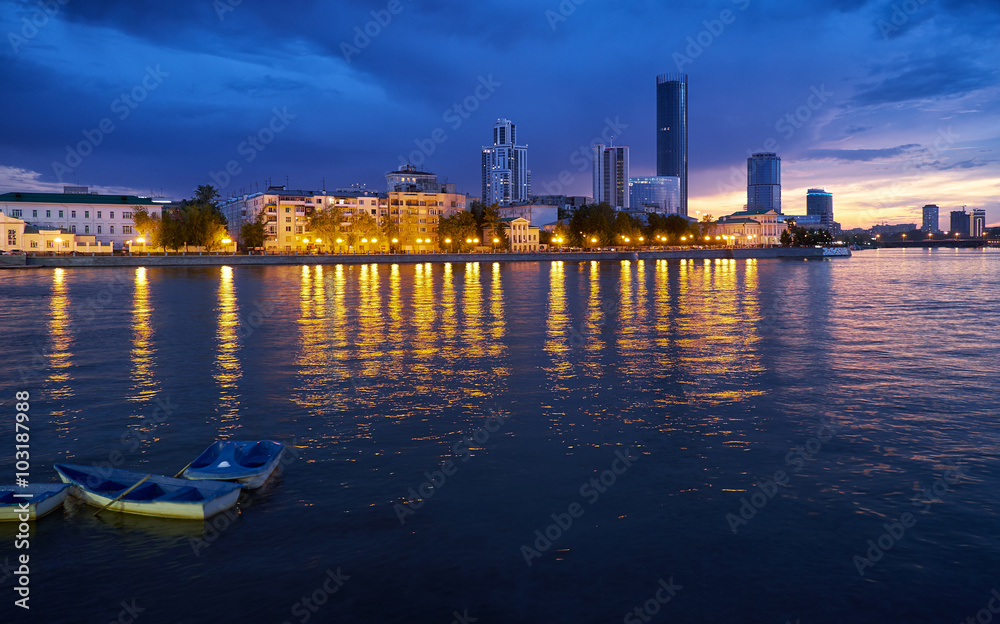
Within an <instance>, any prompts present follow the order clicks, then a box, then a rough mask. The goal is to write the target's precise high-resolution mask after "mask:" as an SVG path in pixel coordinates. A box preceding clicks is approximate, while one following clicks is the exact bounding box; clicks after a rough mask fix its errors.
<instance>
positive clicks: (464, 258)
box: [0, 247, 851, 267]
mask: <svg viewBox="0 0 1000 624" xmlns="http://www.w3.org/2000/svg"><path fill="white" fill-rule="evenodd" d="M850 255H851V252H850V251H849V250H847V249H845V248H842V247H841V248H823V249H820V248H814V247H808V248H806V247H788V248H785V247H775V248H766V249H752V248H748V249H729V248H720V249H686V250H662V251H580V252H535V253H427V254H317V255H266V256H258V255H252V256H248V255H240V254H236V255H233V254H224V253H219V254H207V253H206V254H200V255H199V254H193V253H192V254H169V255H165V256H164V255H152V254H151V255H139V254H135V255H131V256H108V255H92V256H87V255H75V256H71V255H67V256H30V255H28V256H0V264H2V265H3V266H7V267H13V266H25V267H129V266H222V265H230V266H233V265H248V266H250V265H286V264H372V263H378V264H417V263H425V262H552V261H556V260H559V261H563V262H588V261H611V262H615V261H621V260H702V259H704V260H714V259H736V260H743V259H749V258H756V259H761V260H769V259H822V258H843V257H848V256H850Z"/></svg>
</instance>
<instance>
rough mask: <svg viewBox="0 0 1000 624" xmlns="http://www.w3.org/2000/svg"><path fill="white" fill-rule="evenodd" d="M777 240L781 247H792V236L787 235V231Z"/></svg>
mask: <svg viewBox="0 0 1000 624" xmlns="http://www.w3.org/2000/svg"><path fill="white" fill-rule="evenodd" d="M778 240H779V241H781V246H782V247H791V245H792V235H791V234H789V233H788V230H785V231H784V232H782V233H781V237H780V238H779V239H778Z"/></svg>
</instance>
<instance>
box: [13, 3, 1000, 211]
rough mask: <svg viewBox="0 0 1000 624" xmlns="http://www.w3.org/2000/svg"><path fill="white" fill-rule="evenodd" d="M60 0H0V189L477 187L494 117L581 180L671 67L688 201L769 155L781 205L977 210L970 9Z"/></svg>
mask: <svg viewBox="0 0 1000 624" xmlns="http://www.w3.org/2000/svg"><path fill="white" fill-rule="evenodd" d="M65 2H66V3H65V4H62V3H60V0H43V2H41V3H39V2H38V1H37V0H36V1H35V2H19V1H11V0H0V7H2V11H0V15H2V18H0V32H2V33H6V34H5V37H4V39H5V40H4V41H3V42H2V44H0V73H2V81H3V85H4V89H3V97H2V99H0V102H2V104H0V106H2V107H3V113H4V115H3V119H4V120H5V123H4V131H3V133H2V134H0V190H14V189H17V190H32V189H51V188H60V189H61V186H62V183H68V184H77V183H78V184H83V185H90V186H91V187H92V188H95V189H102V190H104V189H107V190H112V189H113V190H115V191H126V190H131V191H135V192H140V193H143V194H149V192H150V191H154V192H156V193H159V192H161V189H162V193H164V194H166V195H168V196H173V197H175V198H181V197H188V196H190V195H191V192H192V190H193V189H194V188H195V187H196V186H197V185H199V184H205V183H212V184H215V185H216V186H222V187H223V192H224V193H226V194H228V193H230V192H238V191H240V190H241V189H249V188H254V185H255V184H259V185H261V186H263V184H264V183H265V180H266V179H267V178H270V179H271V180H272V182H273V183H284V182H285V180H286V176H287V179H288V182H289V183H290V184H291V186H293V187H297V188H320V187H321V186H322V182H323V179H324V178H325V180H326V187H327V188H329V189H333V188H337V187H341V186H347V185H350V184H354V183H362V184H367V185H368V186H369V187H372V188H375V189H378V190H383V189H384V178H383V176H384V174H385V173H386V172H387V171H390V170H392V169H394V168H396V167H397V166H398V165H399V164H400V161H401V159H403V160H405V159H407V158H412V159H413V160H414V161H415V162H417V163H419V164H420V166H421V167H422V168H424V169H427V170H430V171H434V172H436V173H437V174H438V175H439V176H440V177H442V178H447V179H448V180H449V181H452V182H455V183H456V184H457V186H458V188H459V189H460V190H463V191H465V192H469V193H472V194H474V195H478V194H479V188H480V176H479V158H480V148H481V147H482V145H484V144H486V143H487V142H489V141H490V137H491V127H492V124H493V123H494V121H495V120H496V119H497V118H498V117H508V118H510V119H511V120H513V121H514V122H515V123H516V124H517V126H518V136H519V139H520V141H521V142H524V143H527V144H528V146H529V152H528V163H529V168H530V169H531V170H532V176H533V185H534V191H535V192H539V193H542V192H564V193H567V194H590V187H591V181H590V169H589V162H587V161H586V160H585V159H584V158H583V156H582V155H583V154H589V149H588V147H587V146H588V145H589V144H590V143H591V142H592V141H593V140H594V139H599V138H601V137H602V134H604V135H608V134H612V133H613V134H615V136H616V143H618V144H626V145H629V146H630V147H631V164H632V174H633V175H649V174H654V173H655V156H654V145H655V135H654V127H655V125H654V110H655V77H656V75H657V74H659V73H664V72H676V71H678V69H680V70H682V71H685V72H687V73H688V74H689V93H690V120H689V123H690V189H691V191H690V192H691V200H690V208H691V213H692V215H693V214H695V212H696V211H699V212H700V213H701V214H705V213H711V214H714V215H716V216H718V215H720V214H725V213H728V212H731V211H733V210H737V209H739V207H740V205H741V204H742V203H743V202H745V197H746V195H745V184H746V179H745V171H746V157H747V154H748V152H749V151H760V150H762V149H765V148H769V149H773V150H774V151H777V152H778V154H779V155H780V156H781V157H782V173H783V203H784V207H785V212H787V213H799V212H804V206H805V189H807V188H809V187H814V186H815V187H825V188H826V189H827V190H830V191H832V192H833V193H834V205H835V210H836V214H837V218H838V220H839V221H841V222H842V223H843V224H844V225H845V226H847V227H852V226H856V225H870V224H872V223H874V222H877V221H882V220H887V221H889V222H903V221H916V222H918V223H919V207H920V206H922V205H923V204H925V203H937V204H938V205H939V206H941V208H942V215H945V214H946V212H947V211H948V210H952V209H955V208H956V207H960V206H961V205H962V204H967V205H969V206H970V207H972V206H975V207H983V208H986V209H987V222H988V223H997V222H1000V203H998V201H1000V156H998V149H1000V139H998V136H1000V114H998V113H1000V104H998V102H1000V98H998V96H1000V88H998V86H1000V77H998V62H997V61H998V59H1000V44H998V42H1000V2H997V1H996V0H981V1H976V0H971V1H970V0H963V1H957V0H926V1H924V2H921V1H920V0H907V1H906V2H903V1H900V0H894V1H872V2H863V1H858V0H840V1H836V0H835V1H832V2H831V1H827V2H808V1H807V2H802V1H796V2H765V1H764V0H735V1H734V0H725V1H719V2H690V3H663V2H653V1H652V0H650V1H637V2H621V3H616V2H611V1H608V0H575V1H574V0H563V1H562V2H561V3H560V2H558V1H550V2H546V1H544V0H543V1H537V0H532V1H520V0H507V1H504V2H494V1H492V0H488V1H484V2H476V3H457V2H456V3H445V2H441V1H434V0H425V1H421V2H418V1H414V0H392V1H389V0H380V1H372V2H367V1H366V2H352V3H344V2H323V3H319V2H305V1H296V0H291V1H289V2H284V3H281V4H275V3H263V2H260V1H259V0H214V1H213V0H196V1H193V0H172V1H171V2H169V3H155V4H154V3H142V2H129V1H125V0H121V1H103V2H102V1H91V0H87V1H84V0H65ZM43 7H47V9H44V8H43ZM46 10H47V11H48V14H46V12H45V11H46ZM373 11H374V12H375V13H374V14H373V13H372V12H373ZM379 22H381V23H379ZM366 30H367V33H368V34H363V35H359V34H358V33H359V32H361V33H364V32H365V31H366ZM456 106H458V109H457V110H456ZM789 116H790V117H789ZM249 137H255V139H254V140H252V141H251V140H248V138H249ZM67 147H69V148H70V149H69V150H68V149H67ZM227 166H228V167H229V169H230V172H229V173H223V172H226V168H227ZM232 172H237V173H235V174H234V173H232ZM227 178H228V180H227ZM944 221H945V219H944V218H943V219H942V225H943V226H944V227H945V228H947V225H948V224H947V223H945V222H944Z"/></svg>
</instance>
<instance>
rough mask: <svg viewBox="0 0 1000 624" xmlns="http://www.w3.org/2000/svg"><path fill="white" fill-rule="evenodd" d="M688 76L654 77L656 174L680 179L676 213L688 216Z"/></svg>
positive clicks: (665, 75) (662, 75)
mask: <svg viewBox="0 0 1000 624" xmlns="http://www.w3.org/2000/svg"><path fill="white" fill-rule="evenodd" d="M687 79H688V77H687V74H661V75H659V76H657V77H656V175H657V176H668V177H676V178H678V179H680V205H679V208H678V213H679V214H682V215H687V213H688V83H687Z"/></svg>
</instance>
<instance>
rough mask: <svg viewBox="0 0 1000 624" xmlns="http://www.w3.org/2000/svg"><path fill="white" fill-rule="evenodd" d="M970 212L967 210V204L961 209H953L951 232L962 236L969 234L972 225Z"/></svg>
mask: <svg viewBox="0 0 1000 624" xmlns="http://www.w3.org/2000/svg"><path fill="white" fill-rule="evenodd" d="M969 216H970V215H969V213H967V212H966V211H965V206H962V209H961V210H952V211H951V233H952V235H954V234H958V235H960V236H968V235H969V230H970V227H971V225H972V223H971V220H970V219H969Z"/></svg>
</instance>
